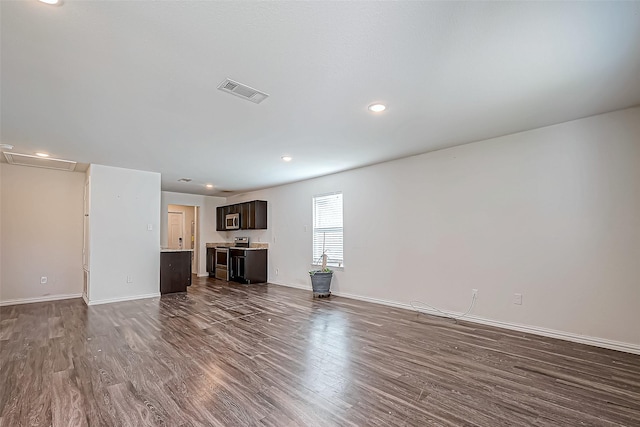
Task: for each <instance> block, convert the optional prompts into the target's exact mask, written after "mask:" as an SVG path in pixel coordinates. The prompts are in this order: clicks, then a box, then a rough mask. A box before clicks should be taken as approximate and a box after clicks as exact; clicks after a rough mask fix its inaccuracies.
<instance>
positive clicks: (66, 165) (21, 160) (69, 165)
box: [4, 151, 76, 172]
mask: <svg viewBox="0 0 640 427" xmlns="http://www.w3.org/2000/svg"><path fill="white" fill-rule="evenodd" d="M4 157H5V158H6V159H7V162H9V164H11V165H20V166H33V167H36V168H46V169H57V170H61V171H69V172H73V171H74V169H75V168H76V162H73V161H71V160H62V159H48V158H44V157H38V156H31V155H29V154H18V153H7V152H6V151H5V152H4Z"/></svg>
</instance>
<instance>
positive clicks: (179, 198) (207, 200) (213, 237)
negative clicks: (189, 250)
mask: <svg viewBox="0 0 640 427" xmlns="http://www.w3.org/2000/svg"><path fill="white" fill-rule="evenodd" d="M161 197H162V201H161V204H162V207H161V218H160V241H161V245H162V246H163V247H165V246H167V242H168V226H169V224H168V214H167V212H168V211H169V205H183V206H198V207H199V209H198V215H199V218H198V223H199V226H200V229H199V249H200V259H199V264H200V265H199V266H198V269H197V274H198V276H206V275H207V257H206V255H207V249H206V244H207V243H209V242H211V243H215V242H224V241H227V236H226V233H224V232H223V233H218V232H217V231H216V208H217V207H218V206H223V205H225V204H226V199H225V198H224V197H214V196H202V195H197V194H183V193H173V192H170V191H163V192H162V196H161Z"/></svg>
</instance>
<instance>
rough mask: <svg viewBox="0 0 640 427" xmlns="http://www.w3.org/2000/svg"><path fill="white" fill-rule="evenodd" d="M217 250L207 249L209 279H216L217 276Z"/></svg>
mask: <svg viewBox="0 0 640 427" xmlns="http://www.w3.org/2000/svg"><path fill="white" fill-rule="evenodd" d="M215 256H216V248H207V273H209V277H215V275H216V260H215Z"/></svg>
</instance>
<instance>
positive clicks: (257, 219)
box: [216, 200, 267, 231]
mask: <svg viewBox="0 0 640 427" xmlns="http://www.w3.org/2000/svg"><path fill="white" fill-rule="evenodd" d="M234 213H237V214H239V215H240V228H239V229H240V230H266V229H267V202H266V200H254V201H251V202H244V203H238V204H235V205H228V206H220V207H218V208H217V209H216V230H218V231H227V228H226V221H225V217H226V216H227V215H228V214H234Z"/></svg>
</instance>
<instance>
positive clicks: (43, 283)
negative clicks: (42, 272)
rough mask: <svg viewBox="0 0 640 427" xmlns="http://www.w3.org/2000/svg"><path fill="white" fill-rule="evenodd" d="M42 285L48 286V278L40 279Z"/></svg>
mask: <svg viewBox="0 0 640 427" xmlns="http://www.w3.org/2000/svg"><path fill="white" fill-rule="evenodd" d="M40 284H42V285H46V284H47V276H42V277H41V278H40Z"/></svg>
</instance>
